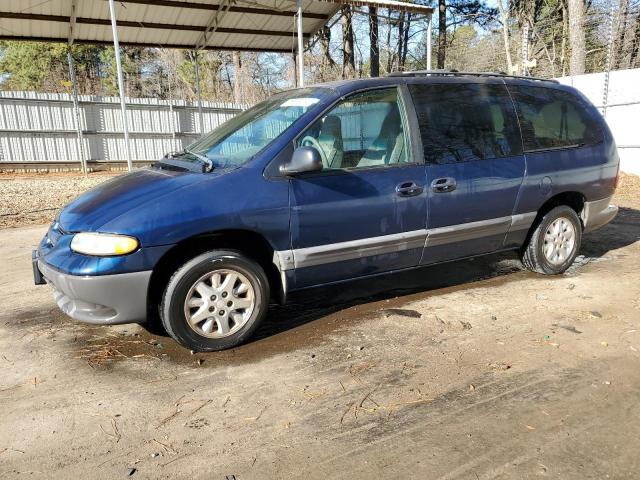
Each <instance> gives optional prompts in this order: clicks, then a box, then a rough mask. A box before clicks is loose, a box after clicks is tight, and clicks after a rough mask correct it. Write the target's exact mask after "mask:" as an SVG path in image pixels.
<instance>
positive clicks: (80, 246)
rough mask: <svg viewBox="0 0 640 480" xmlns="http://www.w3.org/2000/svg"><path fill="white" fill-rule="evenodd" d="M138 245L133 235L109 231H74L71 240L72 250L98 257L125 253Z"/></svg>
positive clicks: (135, 248) (133, 249)
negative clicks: (128, 235)
mask: <svg viewBox="0 0 640 480" xmlns="http://www.w3.org/2000/svg"><path fill="white" fill-rule="evenodd" d="M138 246H139V244H138V240H136V239H135V238H133V237H127V236H126V235H114V234H111V233H92V232H83V233H76V234H75V235H74V236H73V239H72V240H71V250H73V251H74V252H78V253H82V254H84V255H95V256H99V257H106V256H112V255H126V254H127V253H131V252H133V251H135V250H137V248H138Z"/></svg>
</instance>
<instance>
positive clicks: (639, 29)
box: [629, 14, 640, 68]
mask: <svg viewBox="0 0 640 480" xmlns="http://www.w3.org/2000/svg"><path fill="white" fill-rule="evenodd" d="M639 54H640V14H638V16H637V17H636V28H635V32H634V34H633V40H632V42H631V57H630V58H629V68H635V67H636V60H638V57H639V56H640V55H639Z"/></svg>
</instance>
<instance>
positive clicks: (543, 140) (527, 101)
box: [509, 85, 603, 152]
mask: <svg viewBox="0 0 640 480" xmlns="http://www.w3.org/2000/svg"><path fill="white" fill-rule="evenodd" d="M509 91H510V92H511V94H512V95H513V99H514V100H515V102H516V110H517V112H518V119H519V120H520V128H521V129H522V140H523V143H524V150H525V151H527V152H532V151H537V150H549V149H555V148H571V147H582V146H584V145H595V144H596V143H600V142H601V141H602V138H603V137H602V129H601V128H600V125H599V123H598V120H597V118H596V117H595V115H594V114H593V113H592V112H591V111H590V109H589V108H588V105H587V104H586V103H585V102H584V101H583V100H582V99H580V98H579V97H576V96H575V95H573V94H571V93H569V92H565V91H562V90H556V89H552V88H544V87H525V86H515V85H510V86H509Z"/></svg>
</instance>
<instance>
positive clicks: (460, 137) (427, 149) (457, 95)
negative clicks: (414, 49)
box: [409, 84, 522, 164]
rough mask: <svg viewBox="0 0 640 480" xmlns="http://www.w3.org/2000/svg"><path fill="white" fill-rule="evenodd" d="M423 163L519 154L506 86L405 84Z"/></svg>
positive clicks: (443, 162)
mask: <svg viewBox="0 0 640 480" xmlns="http://www.w3.org/2000/svg"><path fill="white" fill-rule="evenodd" d="M409 91H410V92H411V97H412V99H413V103H414V106H415V110H416V114H417V116H418V123H419V125H420V137H421V138H422V146H423V149H424V158H425V161H426V162H428V163H437V164H447V163H457V162H471V161H476V160H487V159H491V158H500V157H509V156H512V155H520V154H521V153H522V140H521V139H520V132H519V131H518V123H517V121H516V114H515V111H514V109H513V102H512V101H511V98H510V97H509V93H508V92H507V90H506V88H505V87H504V85H488V84H425V85H409Z"/></svg>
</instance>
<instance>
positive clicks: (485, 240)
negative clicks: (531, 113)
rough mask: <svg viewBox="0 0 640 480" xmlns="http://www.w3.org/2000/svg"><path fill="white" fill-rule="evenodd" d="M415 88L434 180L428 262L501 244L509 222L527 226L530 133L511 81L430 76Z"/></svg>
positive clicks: (431, 184)
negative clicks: (523, 218)
mask: <svg viewBox="0 0 640 480" xmlns="http://www.w3.org/2000/svg"><path fill="white" fill-rule="evenodd" d="M476 81H477V80H476ZM492 82H493V83H492ZM409 91H410V92H411V96H412V98H413V102H414V106H415V110H416V115H417V117H418V124H419V126H420V131H421V139H422V147H423V149H424V156H425V162H426V165H427V166H426V170H427V183H428V188H429V220H428V237H427V242H426V247H425V251H424V255H423V259H422V263H423V264H428V263H433V262H438V261H443V260H451V259H455V258H462V257H466V256H471V255H477V254H482V253H489V252H493V251H496V250H499V249H500V248H502V246H503V244H504V239H505V235H506V233H507V232H508V231H509V229H512V228H520V224H519V223H518V222H519V219H518V218H516V217H513V209H514V206H515V203H516V200H517V196H518V192H519V190H520V186H521V184H522V179H523V176H524V175H525V158H524V156H523V155H522V139H521V136H520V131H519V128H518V122H517V119H516V115H515V109H514V106H513V102H512V101H511V98H510V97H509V93H508V92H507V90H506V88H505V86H504V84H502V82H501V81H500V80H487V81H486V83H471V82H469V83H451V82H443V83H423V84H414V85H410V86H409ZM520 223H522V222H520Z"/></svg>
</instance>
